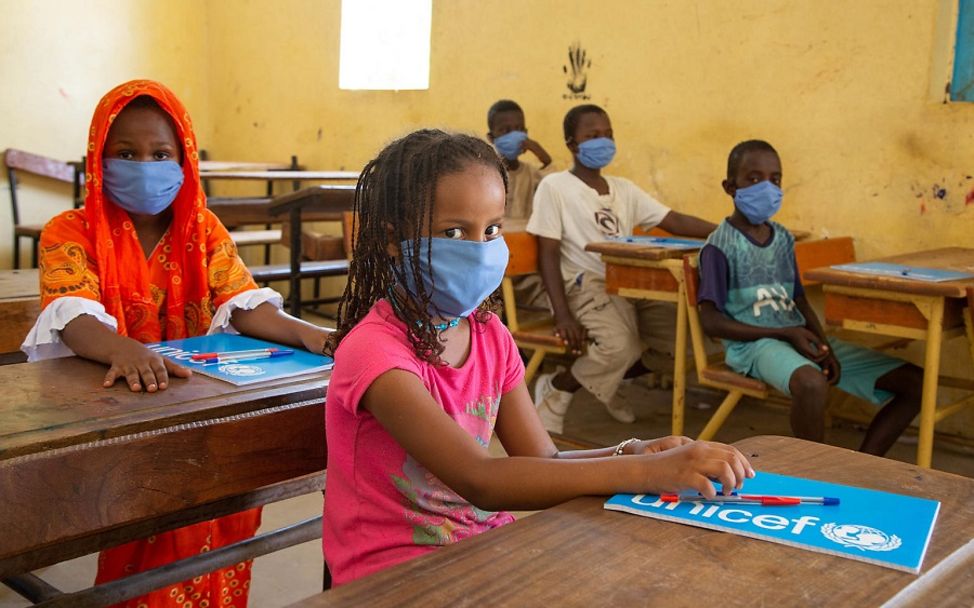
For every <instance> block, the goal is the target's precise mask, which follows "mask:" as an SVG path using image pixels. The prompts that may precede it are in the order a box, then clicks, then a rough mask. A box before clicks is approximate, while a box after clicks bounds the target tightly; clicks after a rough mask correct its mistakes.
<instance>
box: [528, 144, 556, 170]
mask: <svg viewBox="0 0 974 608" xmlns="http://www.w3.org/2000/svg"><path fill="white" fill-rule="evenodd" d="M521 146H522V147H523V148H524V150H528V151H530V152H531V153H533V154H534V155H535V156H537V157H538V161H539V162H540V163H541V168H542V169H544V168H545V167H547V166H548V165H550V164H551V155H550V154H548V151H547V150H545V149H544V147H543V146H542V145H541V144H539V143H538V142H536V141H535V140H533V139H531V138H530V137H529V138H528V139H525V140H524V143H522V144H521Z"/></svg>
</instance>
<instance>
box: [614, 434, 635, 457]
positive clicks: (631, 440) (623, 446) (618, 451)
mask: <svg viewBox="0 0 974 608" xmlns="http://www.w3.org/2000/svg"><path fill="white" fill-rule="evenodd" d="M637 441H639V439H636V438H635V437H630V438H629V439H626V440H625V441H623V442H622V443H620V444H619V445H617V446H616V449H615V450H614V451H613V452H612V455H613V456H622V451H623V450H624V449H626V446H627V445H630V444H633V443H636V442H637Z"/></svg>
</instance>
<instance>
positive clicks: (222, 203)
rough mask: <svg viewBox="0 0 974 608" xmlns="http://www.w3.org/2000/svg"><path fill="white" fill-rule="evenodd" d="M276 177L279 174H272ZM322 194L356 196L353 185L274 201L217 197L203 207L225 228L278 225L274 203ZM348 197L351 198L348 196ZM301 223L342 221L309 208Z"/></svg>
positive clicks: (315, 188) (309, 190)
mask: <svg viewBox="0 0 974 608" xmlns="http://www.w3.org/2000/svg"><path fill="white" fill-rule="evenodd" d="M275 173H278V172H277V171H275ZM325 191H336V192H337V191H344V192H347V193H354V192H355V185H354V184H327V185H324V184H323V185H320V186H311V187H308V188H303V189H301V190H298V191H296V192H289V193H287V194H283V195H280V196H278V197H275V198H271V197H250V198H247V197H239V198H238V197H219V198H212V199H208V200H207V203H206V206H207V207H208V208H209V209H210V211H212V212H213V213H214V214H216V216H217V217H218V218H220V221H221V222H222V223H223V224H224V225H225V226H248V225H254V224H268V223H273V222H277V221H280V220H278V219H276V218H274V217H273V216H272V214H271V207H272V206H273V205H274V203H276V202H280V201H282V200H283V201H292V200H303V199H305V198H307V197H321V196H323V195H322V192H325ZM349 196H351V194H349ZM301 219H302V220H303V221H306V222H332V221H340V220H341V212H336V211H334V210H331V209H328V208H324V209H323V208H320V206H316V205H311V206H310V207H309V208H308V209H306V210H305V212H304V213H303V215H302V216H301Z"/></svg>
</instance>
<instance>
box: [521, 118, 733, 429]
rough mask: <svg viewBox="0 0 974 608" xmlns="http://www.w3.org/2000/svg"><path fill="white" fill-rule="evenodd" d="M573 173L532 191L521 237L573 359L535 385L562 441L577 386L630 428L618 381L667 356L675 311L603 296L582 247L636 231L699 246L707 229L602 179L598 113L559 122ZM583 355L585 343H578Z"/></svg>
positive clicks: (596, 266)
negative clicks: (646, 355)
mask: <svg viewBox="0 0 974 608" xmlns="http://www.w3.org/2000/svg"><path fill="white" fill-rule="evenodd" d="M564 134H565V144H566V145H567V146H568V149H569V150H570V151H571V153H572V156H573V158H574V165H573V167H572V168H571V170H568V171H562V172H559V173H554V174H552V175H549V176H548V177H546V178H545V179H544V180H542V182H541V184H540V185H539V186H538V190H537V192H536V193H535V196H534V209H533V212H532V214H531V219H530V221H529V222H528V226H527V230H528V232H530V233H531V234H534V235H537V236H538V237H539V238H538V241H539V250H538V266H539V267H540V269H541V277H542V280H543V281H544V286H545V290H546V291H547V292H548V298H549V300H550V302H551V308H552V311H553V313H554V317H555V333H556V335H558V336H559V337H560V338H561V339H562V340H563V341H564V343H565V344H566V345H567V346H568V347H569V349H570V350H571V352H572V353H574V354H577V355H580V356H579V357H578V358H577V359H576V360H575V362H574V363H573V364H572V367H571V369H570V370H559V371H557V372H555V373H553V374H543V375H541V376H539V377H538V382H537V384H536V385H535V405H536V406H537V407H538V411H539V413H540V415H541V420H542V421H543V422H544V424H545V428H547V429H548V430H549V431H551V432H554V433H561V432H562V429H563V425H564V418H565V412H566V411H567V410H568V405H569V404H570V403H571V400H572V396H573V395H574V393H575V392H576V391H577V390H578V389H579V388H581V387H583V386H584V387H585V388H586V389H587V390H588V391H589V392H591V393H592V394H593V395H595V397H596V399H598V400H599V401H600V402H602V403H603V404H604V405H605V407H606V409H607V410H608V412H609V414H610V415H612V417H613V418H615V419H616V420H619V421H620V422H633V421H635V419H636V417H635V414H634V413H633V411H632V408H631V406H629V404H627V403H625V402H624V401H622V400H614V399H613V398H614V397H615V394H616V391H617V389H618V388H619V384H620V383H621V382H622V380H623V378H624V377H635V376H639V375H642V374H645V373H648V372H649V371H650V370H649V369H647V368H646V367H645V366H644V365H643V364H642V361H641V356H642V353H643V351H644V350H646V349H647V348H651V349H653V350H656V351H659V352H663V353H668V354H671V355H672V350H673V336H674V334H675V318H676V312H675V308H674V307H673V306H672V304H666V303H662V302H651V301H647V300H630V299H628V298H623V297H620V296H615V295H609V294H607V293H606V291H605V265H604V264H603V263H602V260H601V259H600V258H599V256H598V255H597V254H594V253H591V252H588V251H585V245H587V244H588V243H591V242H596V241H604V240H608V239H610V238H613V237H620V236H629V235H631V234H632V231H633V229H634V228H635V227H636V226H640V227H642V228H644V229H650V228H653V227H655V226H659V227H660V228H663V229H664V230H666V231H667V232H671V233H673V234H680V235H686V236H692V237H699V238H704V237H706V236H707V235H708V234H710V232H712V231H713V230H714V228H715V226H714V224H711V223H710V222H707V221H705V220H702V219H699V218H697V217H694V216H690V215H685V214H682V213H679V212H676V211H672V210H671V209H670V208H669V207H667V206H666V205H663V204H662V203H660V202H659V201H657V200H655V199H654V198H652V197H651V196H649V195H648V194H646V193H645V192H643V191H642V190H641V189H640V188H639V187H638V186H636V185H635V184H633V183H632V182H631V181H629V180H627V179H624V178H621V177H614V176H606V175H602V172H601V170H602V168H603V167H605V166H606V165H608V164H609V163H610V162H611V161H612V158H613V156H614V155H615V141H614V140H613V133H612V124H611V122H610V121H609V116H608V114H606V112H605V110H603V109H602V108H600V107H599V106H596V105H591V104H586V105H581V106H577V107H575V108H572V109H571V110H570V111H569V112H568V114H566V115H565V120H564ZM586 342H587V345H586V348H585V349H584V353H583V348H582V346H583V344H586Z"/></svg>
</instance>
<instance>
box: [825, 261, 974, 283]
mask: <svg viewBox="0 0 974 608" xmlns="http://www.w3.org/2000/svg"><path fill="white" fill-rule="evenodd" d="M832 268H835V269H836V270H845V271H846V272H856V273H859V274H876V275H882V276H886V277H899V278H901V279H912V280H914V281H926V282H928V283H939V282H941V281H959V280H962V279H969V278H971V277H974V274H971V273H970V272H960V271H958V270H940V269H938V268H917V267H915V266H905V265H903V264H890V263H888V262H861V263H853V264H839V265H836V266H832Z"/></svg>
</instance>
